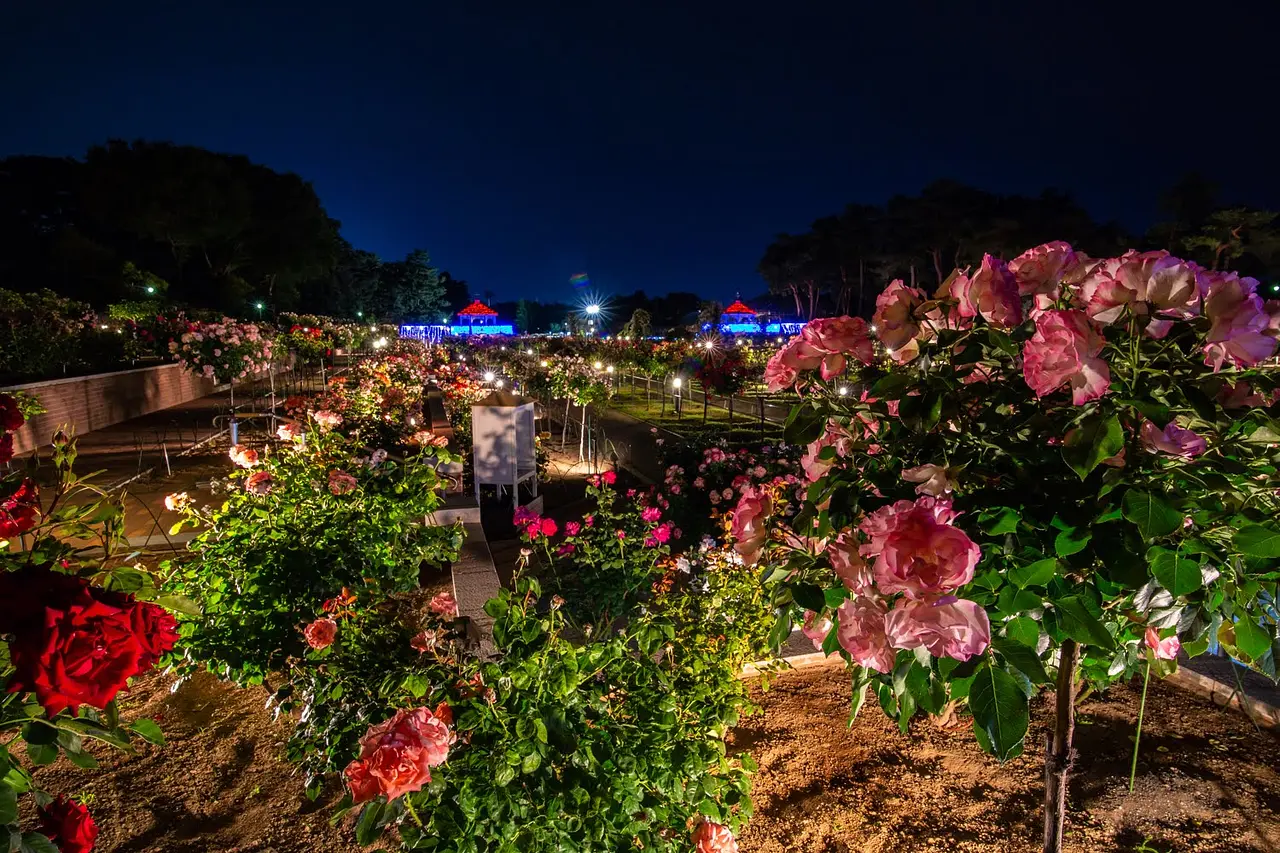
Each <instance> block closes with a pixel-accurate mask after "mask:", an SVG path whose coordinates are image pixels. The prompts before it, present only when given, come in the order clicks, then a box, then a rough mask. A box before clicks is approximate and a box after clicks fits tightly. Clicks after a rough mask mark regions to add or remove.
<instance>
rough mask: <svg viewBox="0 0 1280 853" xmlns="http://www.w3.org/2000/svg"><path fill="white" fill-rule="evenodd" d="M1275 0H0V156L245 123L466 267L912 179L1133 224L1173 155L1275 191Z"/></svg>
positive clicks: (741, 263) (341, 209) (701, 252)
mask: <svg viewBox="0 0 1280 853" xmlns="http://www.w3.org/2000/svg"><path fill="white" fill-rule="evenodd" d="M339 5H340V6H341V7H343V8H341V9H337V8H334V9H333V10H332V11H330V10H329V9H330V8H331V7H337V6H339ZM1277 5H1278V4H1276V3H1275V2H1274V0H1271V2H1257V3H1230V2H1214V3H1201V4H1190V3H1149V2H1141V3H1134V2H1124V0H1112V2H1108V3H1105V4H1097V8H1096V10H1095V9H1092V8H1086V6H1089V4H1073V3H1057V2H1052V3H1051V2H1039V0H1032V2H1016V3H1015V2H1006V3H1003V4H997V3H972V2H965V0H953V2H947V3H937V4H920V3H910V2H890V3H866V2H859V0H845V1H844V2H840V3H809V2H802V0H798V1H797V2H770V3H760V2H754V0H753V2H735V3H721V2H704V0H685V2H680V3H660V2H644V3H633V2H608V0H606V2H580V3H557V2H554V0H553V2H549V3H532V2H518V3H509V4H508V3H492V2H490V3H467V2H462V3H448V4H444V3H434V2H430V0H426V2H416V3H403V4H387V3H377V2H343V3H341V4H337V3H332V2H330V3H306V4H301V3H300V4H296V5H293V4H283V3H272V2H267V1H266V0H263V2H220V0H214V1H213V2H204V3H173V2H171V0H169V2H164V3H150V2H148V3H141V2H128V0H125V2H123V3H102V2H93V3H87V2H79V0H75V2H62V1H61V0H60V1H59V2H54V0H10V2H8V3H5V4H4V7H5V8H4V10H3V12H0V33H3V34H4V37H3V39H2V40H0V45H2V49H0V104H2V105H3V112H0V116H3V118H2V119H0V156H5V155H9V154H18V153H26V154H54V155H75V156H82V155H83V154H84V152H85V150H86V149H87V148H88V146H89V145H91V144H93V143H99V142H102V141H105V140H106V139H107V138H110V137H120V138H129V139H133V138H147V139H166V140H172V141H174V142H179V143H188V144H195V145H202V146H205V147H209V148H213V149H217V150H223V151H228V152H235V153H243V154H247V155H248V156H249V157H250V158H252V159H253V160H256V161H258V162H262V163H265V164H267V165H269V166H272V167H273V168H276V169H279V170H289V171H294V172H297V173H299V174H300V175H302V176H303V177H305V178H307V179H309V180H310V181H312V182H313V183H314V185H315V187H316V190H317V192H318V193H319V194H320V197H321V199H322V201H323V202H324V204H325V206H326V208H327V209H328V211H329V213H330V215H332V216H334V217H336V218H338V219H340V220H341V221H342V223H343V233H344V235H345V236H346V237H347V238H348V239H349V240H350V241H351V242H352V243H353V244H355V245H356V246H357V247H360V248H365V249H369V250H372V251H374V252H377V253H378V254H380V255H382V256H384V257H400V256H402V255H404V254H405V252H407V251H408V250H409V249H411V248H413V247H415V246H421V247H424V248H426V249H428V250H429V251H430V252H431V255H432V257H433V259H434V260H435V261H436V263H438V264H439V265H440V266H442V267H444V268H446V269H448V270H450V271H451V272H452V273H453V274H454V275H455V276H457V277H459V278H465V279H467V280H468V281H469V282H470V283H471V285H472V289H473V291H475V292H482V291H485V290H491V291H493V292H494V293H495V294H496V295H497V297H498V298H499V299H509V298H518V297H521V296H538V297H541V298H544V299H556V298H569V297H570V295H571V292H572V290H571V287H570V286H569V284H568V282H567V279H568V278H569V276H570V275H571V274H573V273H576V272H580V271H586V272H588V273H589V274H590V276H591V279H592V284H593V286H594V288H596V289H597V290H601V291H605V292H610V291H611V292H630V291H631V290H634V289H639V288H643V289H645V290H647V291H649V292H650V293H660V292H665V291H669V290H676V289H679V290H692V291H695V292H699V293H701V294H703V295H705V296H707V297H716V298H721V299H729V298H732V297H733V295H734V293H735V292H736V291H739V290H740V291H742V292H743V294H744V295H747V294H751V293H757V292H760V291H761V290H763V283H762V282H761V280H760V279H759V277H758V276H757V274H756V272H755V266H756V263H757V261H758V260H759V257H760V255H761V253H762V251H763V249H764V247H765V246H766V245H767V244H768V243H769V241H770V240H771V238H772V237H773V235H774V234H775V233H777V232H779V231H788V230H790V231H800V230H803V229H804V228H805V227H806V226H807V224H808V223H809V222H810V221H811V220H813V219H814V218H816V217H818V216H820V215H824V214H828V213H835V212H838V211H839V210H840V209H841V208H842V207H843V206H844V204H845V203H847V202H851V201H859V202H866V203H878V202H882V201H883V200H885V199H886V198H887V197H888V196H890V195H893V194H895V193H915V192H918V191H919V190H920V188H921V187H922V186H924V185H925V184H926V183H928V182H929V181H931V180H933V179H935V178H939V177H949V178H954V179H957V180H961V181H965V182H968V183H972V184H975V185H978V186H981V187H983V188H985V189H990V190H994V191H1002V192H1027V193H1034V192H1038V191H1039V190H1040V189H1041V188H1042V187H1044V186H1057V187H1061V188H1063V189H1066V190H1069V191H1070V192H1072V193H1073V194H1074V195H1075V196H1076V197H1077V199H1079V200H1080V201H1081V202H1082V203H1083V204H1084V205H1085V206H1086V207H1087V208H1088V209H1089V210H1090V211H1091V212H1092V213H1093V214H1094V215H1095V216H1096V217H1098V218H1100V219H1109V218H1116V219H1119V220H1120V221H1121V222H1123V223H1124V224H1126V225H1128V226H1130V227H1132V228H1139V229H1141V228H1144V227H1145V226H1146V225H1147V224H1149V222H1150V221H1152V219H1153V218H1154V217H1155V215H1156V211H1155V199H1156V196H1157V195H1158V193H1159V191H1160V190H1161V189H1162V188H1164V187H1166V186H1167V185H1169V184H1170V183H1172V181H1173V180H1174V179H1175V178H1176V177H1177V176H1178V175H1179V174H1180V173H1181V172H1183V171H1185V170H1187V169H1191V168H1199V169H1201V170H1203V171H1204V172H1205V173H1206V174H1208V175H1209V176H1210V177H1211V178H1213V179H1214V180H1216V181H1218V182H1219V184H1220V185H1221V186H1222V188H1223V190H1224V195H1226V196H1228V197H1229V198H1230V199H1232V200H1238V201H1242V202H1247V203H1252V204H1258V205H1267V206H1271V207H1276V206H1280V166H1278V165H1277V163H1278V161H1277V154H1276V151H1277V143H1278V142H1280V84H1278V81H1280V70H1277V63H1278V61H1280V43H1278V42H1277V40H1276V32H1277V23H1280V21H1278V20H1277V18H1278V17H1280V15H1277V12H1276V7H1277ZM1001 7H1005V8H1001ZM124 9H129V10H130V11H128V12H125V11H123V10H124Z"/></svg>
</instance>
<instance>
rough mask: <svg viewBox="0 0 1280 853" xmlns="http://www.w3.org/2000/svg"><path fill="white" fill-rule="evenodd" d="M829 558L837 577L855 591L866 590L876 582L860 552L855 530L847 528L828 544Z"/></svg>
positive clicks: (862, 591) (861, 591)
mask: <svg viewBox="0 0 1280 853" xmlns="http://www.w3.org/2000/svg"><path fill="white" fill-rule="evenodd" d="M827 559H829V560H830V561H831V568H832V569H833V570H834V571H835V573H836V577H838V578H840V580H841V581H842V582H843V583H844V585H845V586H846V587H848V588H849V589H850V590H851V591H853V592H855V593H859V594H861V593H864V592H866V591H867V590H868V589H870V588H871V585H872V584H873V583H874V582H875V578H874V577H873V576H872V574H871V567H870V566H868V565H867V563H866V561H865V560H863V559H862V555H861V554H859V553H858V541H857V539H856V538H855V537H854V534H853V531H850V530H846V531H845V532H843V533H841V534H840V535H839V536H837V537H836V538H835V541H833V542H832V543H831V544H830V545H828V546H827Z"/></svg>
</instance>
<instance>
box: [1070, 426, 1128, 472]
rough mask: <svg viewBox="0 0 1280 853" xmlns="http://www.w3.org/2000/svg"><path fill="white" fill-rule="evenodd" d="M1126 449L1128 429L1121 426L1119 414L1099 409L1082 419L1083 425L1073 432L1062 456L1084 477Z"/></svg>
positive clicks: (1072, 468)
mask: <svg viewBox="0 0 1280 853" xmlns="http://www.w3.org/2000/svg"><path fill="white" fill-rule="evenodd" d="M1123 449H1124V429H1123V428H1121V426H1120V418H1119V416H1117V415H1115V414H1110V415H1104V414H1103V413H1102V412H1098V413H1097V414H1094V415H1090V416H1089V417H1087V418H1085V419H1084V420H1083V421H1081V423H1080V426H1079V428H1078V429H1076V431H1075V432H1073V433H1071V435H1070V437H1069V438H1068V439H1067V440H1066V442H1065V443H1064V444H1063V447H1062V457H1063V459H1065V460H1066V462H1067V464H1068V465H1070V466H1071V470H1073V471H1075V472H1076V475H1077V476H1078V477H1079V478H1080V479H1081V480H1083V479H1085V478H1087V477H1088V476H1089V473H1090V472H1091V471H1093V469H1094V468H1097V467H1098V466H1099V465H1101V464H1102V461H1103V460H1104V459H1110V458H1111V457H1112V456H1115V455H1116V454H1117V453H1119V452H1120V451H1121V450H1123Z"/></svg>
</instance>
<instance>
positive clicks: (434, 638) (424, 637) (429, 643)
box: [409, 628, 440, 653]
mask: <svg viewBox="0 0 1280 853" xmlns="http://www.w3.org/2000/svg"><path fill="white" fill-rule="evenodd" d="M439 642H440V635H439V634H438V633H437V632H435V631H433V630H431V629H430V628H428V629H426V630H424V631H419V632H418V633H416V634H414V635H413V638H412V639H411V640H409V648H411V649H416V650H417V651H419V652H422V653H426V652H430V651H434V650H435V647H436V646H437V645H438V644H439Z"/></svg>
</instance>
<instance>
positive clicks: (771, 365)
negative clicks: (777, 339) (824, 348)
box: [764, 337, 823, 392]
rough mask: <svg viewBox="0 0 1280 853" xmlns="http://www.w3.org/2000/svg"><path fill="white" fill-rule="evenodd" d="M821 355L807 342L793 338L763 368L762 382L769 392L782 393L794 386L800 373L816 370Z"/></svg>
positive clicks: (820, 361) (819, 363)
mask: <svg viewBox="0 0 1280 853" xmlns="http://www.w3.org/2000/svg"><path fill="white" fill-rule="evenodd" d="M822 358H823V354H822V353H820V352H818V351H817V350H816V349H814V348H813V346H812V345H810V344H809V342H808V341H806V340H804V339H803V338H800V337H794V338H792V339H791V340H789V341H787V343H786V346H784V347H783V348H782V349H780V350H778V351H777V352H776V353H774V354H773V356H772V357H771V358H770V359H769V361H768V362H767V363H766V364H765V366H764V382H765V385H766V386H768V388H769V390H770V391H774V392H776V391H782V390H784V389H786V388H790V387H791V386H792V385H794V384H796V379H798V378H799V377H800V373H801V372H803V371H807V370H817V369H818V367H819V366H820V365H821V364H822Z"/></svg>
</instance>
